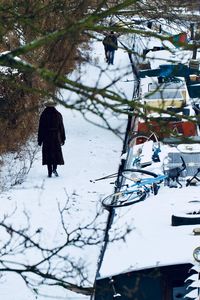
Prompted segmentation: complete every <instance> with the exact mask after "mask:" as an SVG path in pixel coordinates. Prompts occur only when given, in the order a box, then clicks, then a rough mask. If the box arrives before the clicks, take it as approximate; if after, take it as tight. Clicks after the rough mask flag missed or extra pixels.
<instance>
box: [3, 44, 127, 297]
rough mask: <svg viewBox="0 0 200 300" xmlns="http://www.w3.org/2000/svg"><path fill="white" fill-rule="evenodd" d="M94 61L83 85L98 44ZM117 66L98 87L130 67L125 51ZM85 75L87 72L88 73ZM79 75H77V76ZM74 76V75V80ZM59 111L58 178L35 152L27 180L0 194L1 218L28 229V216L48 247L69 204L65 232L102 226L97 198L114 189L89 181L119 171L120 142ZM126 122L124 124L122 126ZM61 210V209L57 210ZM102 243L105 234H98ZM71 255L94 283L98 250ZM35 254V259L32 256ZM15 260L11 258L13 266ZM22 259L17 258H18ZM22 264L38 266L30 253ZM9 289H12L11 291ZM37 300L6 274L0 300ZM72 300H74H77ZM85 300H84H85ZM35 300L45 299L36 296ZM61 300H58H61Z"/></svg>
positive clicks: (58, 292)
mask: <svg viewBox="0 0 200 300" xmlns="http://www.w3.org/2000/svg"><path fill="white" fill-rule="evenodd" d="M94 47H95V50H94V52H93V56H94V58H95V57H98V63H97V65H96V64H94V65H93V66H92V67H90V65H85V66H83V68H82V69H81V70H80V69H79V70H78V73H80V72H81V74H82V80H83V82H84V81H86V83H87V84H89V83H91V82H94V83H95V80H96V79H95V78H98V71H97V68H96V67H99V65H100V66H103V67H104V68H105V69H107V65H106V63H105V62H104V51H103V47H102V45H100V44H99V43H96V44H95V45H94ZM115 60H116V62H117V63H118V67H116V66H110V68H111V69H110V70H107V73H105V74H106V75H105V76H102V77H101V81H100V82H99V84H100V85H106V84H107V83H108V80H113V76H118V73H119V68H121V64H124V71H125V72H127V70H126V64H127V65H128V63H129V62H128V56H127V55H126V54H125V53H124V51H123V50H119V51H117V53H116V57H115ZM89 68H90V69H89ZM86 70H87V72H86ZM78 73H77V76H79V75H80V74H79V75H78ZM72 76H73V77H74V76H76V74H73V75H72ZM123 86H125V89H126V92H127V97H130V95H132V83H131V84H128V86H129V87H130V88H128V89H127V83H123V82H121V83H120V87H118V88H120V89H121V91H122V92H123ZM57 109H58V110H59V111H60V112H61V113H62V115H63V119H64V125H65V129H66V136H67V139H66V143H65V145H64V146H63V155H64V159H65V165H64V166H59V167H58V173H59V177H58V178H48V177H47V168H46V166H42V165H41V151H39V152H38V155H37V159H36V160H35V162H34V164H33V166H32V169H31V170H30V172H29V174H28V176H27V178H26V180H25V182H24V183H22V184H21V185H16V186H14V187H13V189H12V190H10V191H8V192H5V193H3V194H1V196H0V201H1V208H2V209H1V211H0V219H2V218H3V217H4V216H5V214H9V213H12V212H13V211H14V210H15V208H16V211H15V213H14V215H13V216H12V218H10V219H9V221H11V219H12V224H13V227H17V228H23V227H24V226H25V225H26V218H25V216H24V214H23V212H24V211H26V213H27V214H28V215H29V218H30V223H31V230H32V231H33V232H34V230H37V228H41V229H42V242H43V243H44V244H45V245H48V246H52V247H53V246H55V245H59V243H60V242H62V241H63V240H65V235H64V233H63V229H62V226H61V222H60V221H61V220H60V213H59V207H60V208H61V209H62V208H64V207H65V205H66V203H67V207H68V208H69V209H68V210H67V217H66V219H65V222H66V224H67V228H68V229H72V228H76V226H79V225H80V224H81V225H83V224H87V223H89V222H90V221H91V220H92V219H93V218H94V217H95V215H96V212H97V211H100V212H101V217H100V218H101V221H102V222H103V223H104V224H106V220H107V215H108V213H107V211H105V210H103V209H102V206H101V202H100V198H101V197H102V196H103V195H106V194H108V193H111V192H112V191H113V185H110V184H109V183H107V182H106V183H105V182H104V181H99V182H98V183H93V182H91V180H94V179H95V178H99V177H102V176H105V175H107V174H110V173H115V172H117V171H118V166H119V163H120V155H121V150H122V140H120V139H119V138H118V137H116V136H115V135H114V134H113V133H112V132H109V131H107V130H105V129H102V128H101V127H96V126H94V125H91V124H90V123H88V122H86V121H85V120H84V119H83V117H82V116H81V114H80V113H78V112H72V111H70V110H67V109H65V108H63V107H61V106H58V107H57ZM125 124H126V121H124V125H125ZM58 206H59V207H58ZM102 238H103V233H102ZM71 251H72V253H70V254H71V255H73V256H74V257H75V258H76V259H77V260H78V259H79V258H81V259H84V260H85V261H86V262H87V266H88V269H89V280H90V282H91V283H93V281H94V278H95V273H96V268H97V260H98V256H99V251H100V246H98V247H97V246H91V247H85V249H79V250H75V249H73V248H72V250H71ZM35 255H36V256H35ZM17 259H18V257H14V259H13V258H12V260H13V261H17ZM19 259H20V258H19ZM23 259H24V260H25V261H26V262H30V263H31V262H32V261H37V254H35V253H34V251H32V252H31V251H30V253H29V256H26V257H23ZM11 286H12V288H10V287H11ZM40 292H41V293H42V294H45V293H47V294H48V295H49V296H50V297H53V296H54V297H56V299H58V298H59V297H65V299H66V297H67V299H69V295H70V294H69V293H68V292H67V291H66V290H64V289H62V288H44V289H43V288H41V290H40ZM35 297H36V296H35V295H34V294H33V293H32V292H31V291H30V290H29V289H28V288H27V287H26V285H25V283H24V281H23V280H22V279H21V278H20V277H18V276H17V275H14V274H11V273H10V274H9V275H5V276H3V277H2V278H1V282H0V299H4V300H13V299H20V300H27V299H29V300H33V299H36V298H35ZM73 297H74V296H73ZM77 297H79V296H76V295H75V298H73V299H77ZM86 298H88V297H86ZM37 299H38V300H43V299H46V298H45V297H43V296H38V298H37ZM59 299H60V298H59Z"/></svg>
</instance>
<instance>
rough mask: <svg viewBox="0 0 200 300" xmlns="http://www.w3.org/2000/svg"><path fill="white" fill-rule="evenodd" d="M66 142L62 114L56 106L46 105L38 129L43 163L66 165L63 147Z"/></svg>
mask: <svg viewBox="0 0 200 300" xmlns="http://www.w3.org/2000/svg"><path fill="white" fill-rule="evenodd" d="M64 143H65V129H64V125H63V118H62V115H61V113H60V112H58V111H57V110H56V108H55V107H46V108H45V110H44V111H43V112H42V114H41V117H40V121H39V129H38V145H40V146H41V145H42V164H43V165H48V164H57V165H64V159H63V155H62V149H61V145H63V144H64Z"/></svg>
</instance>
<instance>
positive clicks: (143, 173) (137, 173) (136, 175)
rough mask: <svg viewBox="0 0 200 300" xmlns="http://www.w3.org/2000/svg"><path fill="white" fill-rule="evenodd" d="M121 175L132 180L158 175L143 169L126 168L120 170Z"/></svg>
mask: <svg viewBox="0 0 200 300" xmlns="http://www.w3.org/2000/svg"><path fill="white" fill-rule="evenodd" d="M122 176H123V177H124V178H126V179H128V180H131V181H134V182H137V181H140V180H142V179H148V178H152V177H153V178H156V177H158V175H157V174H156V173H153V172H150V171H147V170H143V169H126V170H124V171H123V172H122Z"/></svg>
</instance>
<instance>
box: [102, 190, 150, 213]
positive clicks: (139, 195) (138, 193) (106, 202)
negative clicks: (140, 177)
mask: <svg viewBox="0 0 200 300" xmlns="http://www.w3.org/2000/svg"><path fill="white" fill-rule="evenodd" d="M146 196H147V193H146V192H145V191H142V190H139V189H137V190H134V191H132V192H130V191H129V192H127V191H120V192H117V193H113V194H111V195H109V196H107V197H106V198H104V199H103V200H102V205H103V206H104V207H105V208H107V209H111V208H116V207H123V206H128V205H132V204H135V203H138V202H140V201H143V200H144V199H145V198H146Z"/></svg>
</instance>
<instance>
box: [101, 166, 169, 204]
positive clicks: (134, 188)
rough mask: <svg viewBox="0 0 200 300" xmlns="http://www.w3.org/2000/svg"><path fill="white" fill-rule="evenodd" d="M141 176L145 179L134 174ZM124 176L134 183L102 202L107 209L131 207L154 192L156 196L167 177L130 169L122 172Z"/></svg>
mask: <svg viewBox="0 0 200 300" xmlns="http://www.w3.org/2000/svg"><path fill="white" fill-rule="evenodd" d="M137 173H139V174H141V175H142V176H145V178H141V177H140V178H139V177H137V176H135V175H134V177H133V174H137ZM122 176H123V177H124V178H126V179H128V180H130V181H132V182H134V183H133V184H131V185H130V186H129V185H128V184H126V185H125V186H126V189H124V190H121V191H118V192H115V193H113V194H111V195H109V196H107V197H105V198H104V199H103V200H102V205H103V206H104V207H105V208H106V209H111V208H117V207H124V206H129V205H132V204H136V203H138V202H140V201H143V200H144V199H146V197H147V196H148V195H149V194H150V192H152V193H153V194H154V195H156V194H157V193H158V189H159V184H160V183H161V182H163V181H164V180H165V179H166V178H167V176H166V175H157V174H155V173H153V172H150V171H147V170H142V169H129V170H125V171H124V172H122Z"/></svg>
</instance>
